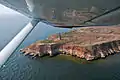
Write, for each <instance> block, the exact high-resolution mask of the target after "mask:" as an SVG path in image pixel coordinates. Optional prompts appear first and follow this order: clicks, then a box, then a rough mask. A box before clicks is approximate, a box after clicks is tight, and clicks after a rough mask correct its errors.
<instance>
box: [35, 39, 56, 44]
mask: <svg viewBox="0 0 120 80" xmlns="http://www.w3.org/2000/svg"><path fill="white" fill-rule="evenodd" d="M53 42H54V41H53V40H48V39H46V40H40V41H37V42H36V43H53Z"/></svg>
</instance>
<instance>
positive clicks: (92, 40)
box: [21, 26, 120, 60]
mask: <svg viewBox="0 0 120 80" xmlns="http://www.w3.org/2000/svg"><path fill="white" fill-rule="evenodd" d="M21 52H23V53H24V54H25V55H26V54H29V55H33V56H37V55H38V56H43V55H46V54H47V55H50V56H54V55H55V54H64V55H72V56H76V57H78V58H83V59H86V60H94V59H98V58H105V57H107V56H108V55H111V54H115V53H119V52H120V27H115V26H112V27H105V26H104V27H103V26H102V27H87V28H79V29H75V30H72V31H70V32H66V33H62V34H54V35H52V36H50V37H48V39H46V40H41V41H37V42H36V43H33V44H31V45H30V46H28V47H26V48H24V49H21Z"/></svg>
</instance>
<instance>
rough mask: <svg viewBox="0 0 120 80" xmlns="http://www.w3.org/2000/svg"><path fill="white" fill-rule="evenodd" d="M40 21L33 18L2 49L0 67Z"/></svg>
mask: <svg viewBox="0 0 120 80" xmlns="http://www.w3.org/2000/svg"><path fill="white" fill-rule="evenodd" d="M38 23H39V20H38V19H33V20H32V21H31V22H29V23H28V24H27V25H26V26H25V27H24V28H23V29H22V30H21V31H20V32H19V33H18V34H17V35H16V36H15V37H14V38H13V39H12V40H11V41H10V42H9V43H8V44H7V45H6V46H5V47H4V48H3V49H2V50H1V52H0V67H1V66H2V65H3V64H4V63H5V62H6V61H7V60H8V58H9V57H10V55H11V54H12V53H13V52H14V51H15V50H16V48H17V47H18V46H19V45H20V44H21V43H22V41H23V40H24V39H25V38H26V37H27V36H28V34H29V33H30V32H31V31H32V30H33V29H34V27H35V26H36V25H37V24H38Z"/></svg>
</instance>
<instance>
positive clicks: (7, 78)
mask: <svg viewBox="0 0 120 80" xmlns="http://www.w3.org/2000/svg"><path fill="white" fill-rule="evenodd" d="M12 17H13V16H12ZM17 17H18V16H17ZM17 17H14V18H15V20H16V19H17ZM19 19H20V20H18V23H17V20H16V22H14V21H12V22H11V21H10V23H7V24H8V25H9V26H10V27H4V28H3V27H0V30H1V29H3V30H1V31H0V35H1V38H0V44H3V45H1V48H3V46H4V45H5V44H6V43H8V42H9V40H11V38H12V37H13V36H14V35H16V34H17V32H19V31H20V30H21V29H22V28H23V27H24V25H25V24H26V23H27V22H28V21H29V20H28V19H26V18H24V17H21V18H19ZM24 20H25V21H24ZM7 24H6V26H8V25H7ZM11 24H13V25H11ZM6 28H7V29H8V30H6ZM9 29H10V30H9ZM68 30H69V29H60V28H54V27H51V26H49V25H45V24H41V23H40V24H39V25H37V26H36V27H35V29H34V30H33V31H32V32H31V33H30V35H29V36H28V37H27V38H26V39H25V41H23V43H22V44H21V45H20V46H19V47H18V48H17V49H16V51H15V52H14V53H13V55H11V57H10V58H9V60H8V61H7V62H6V63H5V66H4V67H2V68H1V69H0V80H120V54H116V55H112V56H109V57H108V58H107V59H105V60H100V61H96V62H91V63H89V64H82V63H77V62H75V61H72V60H69V59H63V58H59V57H54V58H38V59H32V58H30V57H28V56H23V55H22V54H20V52H19V49H20V48H23V47H26V46H28V45H30V44H31V43H33V42H35V41H37V40H41V39H45V38H47V37H48V35H51V34H54V33H58V32H66V31H68ZM13 31H14V32H13ZM2 34H3V35H2Z"/></svg>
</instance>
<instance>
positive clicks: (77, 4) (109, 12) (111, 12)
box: [0, 0, 120, 27]
mask: <svg viewBox="0 0 120 80" xmlns="http://www.w3.org/2000/svg"><path fill="white" fill-rule="evenodd" d="M0 3H1V4H3V5H5V6H7V7H9V8H11V9H14V10H16V11H18V12H20V13H22V14H24V15H26V16H28V17H30V18H37V19H41V20H43V22H47V23H50V24H52V25H53V26H63V27H64V26H87V25H115V24H119V23H120V0H49V1H48V0H19V1H18V0H0Z"/></svg>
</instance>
